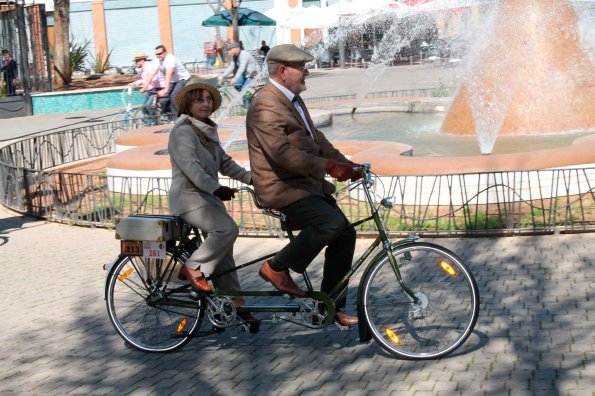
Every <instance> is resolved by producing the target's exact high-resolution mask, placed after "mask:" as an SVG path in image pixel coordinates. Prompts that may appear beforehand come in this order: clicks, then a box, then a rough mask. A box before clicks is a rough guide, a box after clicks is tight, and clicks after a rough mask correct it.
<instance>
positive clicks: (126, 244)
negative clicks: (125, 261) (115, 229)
mask: <svg viewBox="0 0 595 396" xmlns="http://www.w3.org/2000/svg"><path fill="white" fill-rule="evenodd" d="M120 254H121V255H122V256H142V255H143V243H142V242H141V241H120Z"/></svg>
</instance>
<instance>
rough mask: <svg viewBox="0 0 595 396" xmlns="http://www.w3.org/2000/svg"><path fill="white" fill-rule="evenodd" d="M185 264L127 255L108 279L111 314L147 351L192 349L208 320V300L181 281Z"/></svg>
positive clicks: (120, 331)
mask: <svg viewBox="0 0 595 396" xmlns="http://www.w3.org/2000/svg"><path fill="white" fill-rule="evenodd" d="M184 261H185V259H184V258H182V259H180V258H175V257H174V256H173V255H172V253H171V252H169V251H168V252H167V256H166V258H165V259H153V258H144V257H139V256H132V257H126V256H121V257H120V258H119V259H118V260H117V261H116V263H115V264H114V266H113V267H112V269H111V271H110V274H109V275H108V280H107V285H106V287H107V289H106V292H107V298H106V303H107V311H108V314H109V318H110V320H111V322H112V324H113V325H114V327H115V328H116V331H117V332H118V334H119V335H120V336H121V337H122V338H123V339H124V340H125V341H126V342H128V343H129V344H130V345H132V346H134V347H135V348H137V349H139V350H141V351H144V352H170V351H175V350H177V349H179V348H181V347H183V346H184V345H186V344H187V343H188V342H189V341H190V339H191V337H192V334H193V333H194V331H195V330H197V329H198V328H199V327H200V325H201V322H202V319H203V317H204V307H205V302H204V299H202V298H201V299H198V300H196V299H194V298H193V296H191V294H190V289H189V288H188V287H183V285H184V284H185V283H186V282H182V281H178V280H177V279H178V271H179V269H180V267H181V266H182V265H183V263H184Z"/></svg>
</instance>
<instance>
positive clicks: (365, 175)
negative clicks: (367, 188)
mask: <svg viewBox="0 0 595 396" xmlns="http://www.w3.org/2000/svg"><path fill="white" fill-rule="evenodd" d="M371 168H372V165H371V164H369V163H363V164H360V165H359V166H354V167H353V170H354V171H356V172H360V173H361V174H362V179H361V181H366V182H370V179H371V176H372V173H371V172H370V169H371ZM361 181H357V182H356V183H359V182H361ZM234 191H235V192H242V191H244V192H247V193H248V194H250V196H251V197H252V200H253V201H254V205H255V206H256V207H257V208H258V209H267V208H265V207H264V206H262V205H261V204H260V202H259V201H258V198H257V197H256V193H255V192H254V190H253V189H252V188H251V187H248V186H241V187H238V188H234Z"/></svg>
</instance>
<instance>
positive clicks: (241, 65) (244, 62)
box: [219, 42, 260, 91]
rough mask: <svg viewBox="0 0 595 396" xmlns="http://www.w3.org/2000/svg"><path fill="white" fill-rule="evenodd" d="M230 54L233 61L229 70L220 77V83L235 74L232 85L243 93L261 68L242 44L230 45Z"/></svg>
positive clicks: (228, 67)
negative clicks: (243, 89)
mask: <svg viewBox="0 0 595 396" xmlns="http://www.w3.org/2000/svg"><path fill="white" fill-rule="evenodd" d="M229 52H230V54H231V56H232V58H233V61H232V62H230V63H229V66H227V69H225V70H224V71H223V73H222V74H221V76H219V82H220V83H221V82H222V81H223V79H224V78H225V77H227V76H229V75H232V74H233V77H232V79H231V80H230V83H231V84H232V85H234V87H235V89H237V90H238V91H241V90H242V88H244V87H245V86H246V85H248V84H249V83H250V81H251V80H252V78H254V76H256V74H258V72H259V71H260V66H258V62H256V59H255V58H254V57H253V56H252V55H251V54H250V53H249V52H248V51H245V50H243V49H242V48H241V47H240V43H237V42H236V43H231V44H230V45H229Z"/></svg>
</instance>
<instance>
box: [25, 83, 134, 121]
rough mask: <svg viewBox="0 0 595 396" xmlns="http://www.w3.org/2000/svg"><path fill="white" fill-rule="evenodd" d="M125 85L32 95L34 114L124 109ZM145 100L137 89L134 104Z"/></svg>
mask: <svg viewBox="0 0 595 396" xmlns="http://www.w3.org/2000/svg"><path fill="white" fill-rule="evenodd" d="M124 89H125V87H117V88H113V89H101V90H94V91H91V90H85V91H66V92H51V93H43V94H39V95H32V97H31V99H32V102H33V114H53V113H70V112H73V111H84V110H102V109H118V108H120V109H124V108H125V107H126V104H125V103H124V102H123V100H122V91H123V90H124ZM143 102H144V95H143V94H141V93H140V92H138V91H135V92H134V93H133V95H132V104H133V105H139V104H142V103H143Z"/></svg>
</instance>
